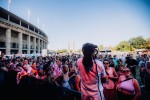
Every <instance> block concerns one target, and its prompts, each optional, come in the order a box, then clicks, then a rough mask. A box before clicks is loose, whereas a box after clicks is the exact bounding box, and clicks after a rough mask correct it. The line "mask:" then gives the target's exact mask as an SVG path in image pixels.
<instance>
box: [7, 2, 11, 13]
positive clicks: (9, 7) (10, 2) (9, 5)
mask: <svg viewBox="0 0 150 100" xmlns="http://www.w3.org/2000/svg"><path fill="white" fill-rule="evenodd" d="M10 3H11V0H8V11H9V8H10Z"/></svg>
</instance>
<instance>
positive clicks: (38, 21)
mask: <svg viewBox="0 0 150 100" xmlns="http://www.w3.org/2000/svg"><path fill="white" fill-rule="evenodd" d="M39 23H40V19H39V18H37V24H38V28H39Z"/></svg>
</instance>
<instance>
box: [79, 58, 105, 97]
mask: <svg viewBox="0 0 150 100" xmlns="http://www.w3.org/2000/svg"><path fill="white" fill-rule="evenodd" d="M82 59H83V58H79V59H78V60H77V69H78V70H79V75H80V77H81V92H82V93H83V94H84V95H86V96H88V95H90V96H95V95H99V89H100V91H103V86H102V84H101V80H100V79H99V89H98V75H97V71H98V74H99V75H100V74H101V73H103V75H104V76H105V75H106V72H105V69H104V66H103V63H102V62H101V61H99V60H95V62H96V64H97V69H96V64H95V63H94V60H93V70H92V71H89V72H88V73H87V72H86V70H85V68H84V65H83V63H82Z"/></svg>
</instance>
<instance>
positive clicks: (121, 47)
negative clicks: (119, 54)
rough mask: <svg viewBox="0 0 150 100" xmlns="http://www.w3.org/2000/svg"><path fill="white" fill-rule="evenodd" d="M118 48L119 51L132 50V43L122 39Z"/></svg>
mask: <svg viewBox="0 0 150 100" xmlns="http://www.w3.org/2000/svg"><path fill="white" fill-rule="evenodd" d="M116 50H118V51H129V50H130V45H129V43H128V41H121V42H120V43H119V44H118V45H117V46H116Z"/></svg>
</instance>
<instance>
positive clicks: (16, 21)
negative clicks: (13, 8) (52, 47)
mask: <svg viewBox="0 0 150 100" xmlns="http://www.w3.org/2000/svg"><path fill="white" fill-rule="evenodd" d="M47 45H48V37H47V35H46V34H45V33H44V32H43V31H42V30H40V29H39V28H37V27H36V26H34V25H33V24H31V23H29V22H27V21H26V20H24V19H22V18H20V17H18V16H16V15H15V14H13V13H11V12H9V11H7V10H5V9H3V8H1V7H0V52H1V53H4V54H6V55H10V54H33V53H38V54H40V53H41V52H42V50H43V49H47Z"/></svg>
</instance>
